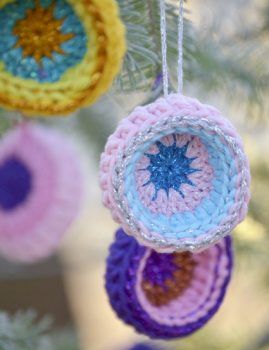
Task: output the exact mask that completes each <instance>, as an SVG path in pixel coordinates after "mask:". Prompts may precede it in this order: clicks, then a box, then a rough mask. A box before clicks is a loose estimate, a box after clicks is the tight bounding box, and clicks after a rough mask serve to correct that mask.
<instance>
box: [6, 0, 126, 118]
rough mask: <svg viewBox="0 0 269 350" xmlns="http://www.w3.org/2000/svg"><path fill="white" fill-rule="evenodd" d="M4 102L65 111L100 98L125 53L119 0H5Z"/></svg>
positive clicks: (46, 112) (32, 110) (36, 111)
mask: <svg viewBox="0 0 269 350" xmlns="http://www.w3.org/2000/svg"><path fill="white" fill-rule="evenodd" d="M0 28H2V29H1V41H0V105H1V106H2V107H4V108H7V109H10V110H16V111H20V112H22V113H24V114H25V115H41V116H50V115H63V114H68V113H70V112H72V111H75V110H76V109H78V108H80V107H83V106H87V105H89V104H92V103H93V102H95V101H96V100H97V99H98V98H99V97H100V96H101V95H102V94H103V93H104V92H105V91H107V90H108V88H109V87H110V85H111V84H112V81H113V79H114V78H115V76H116V74H117V73H118V71H119V69H120V66H121V61H122V58H123V55H124V52H125V39H124V35H125V31H124V27H123V25H122V22H121V20H120V18H119V14H118V7H117V3H116V1H114V0H102V1H100V0H26V1H25V0H0Z"/></svg>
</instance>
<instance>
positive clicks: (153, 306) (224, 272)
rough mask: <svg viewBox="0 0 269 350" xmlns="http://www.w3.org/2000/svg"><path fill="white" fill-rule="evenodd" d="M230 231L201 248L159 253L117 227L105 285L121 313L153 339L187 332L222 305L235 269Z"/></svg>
mask: <svg viewBox="0 0 269 350" xmlns="http://www.w3.org/2000/svg"><path fill="white" fill-rule="evenodd" d="M232 264H233V258H232V248H231V238H230V237H229V236H228V237H226V238H224V239H222V240H221V241H220V242H219V243H217V244H216V245H213V246H211V247H210V248H209V249H207V250H204V251H203V252H200V253H190V252H179V253H178V252H177V253H164V254H160V253H157V252H156V251H154V250H152V249H150V248H146V247H143V246H140V245H139V244H138V243H137V241H136V240H135V239H134V238H133V237H130V236H128V235H126V234H125V233H124V231H123V230H121V229H120V230H118V231H117V234H116V240H115V242H114V243H113V244H112V246H111V248H110V255H109V257H108V260H107V271H106V290H107V293H108V295H109V300H110V303H111V305H112V307H113V309H114V310H115V312H116V313H117V315H118V316H119V317H120V318H121V319H122V320H123V321H124V322H125V323H127V324H129V325H131V326H133V327H134V328H135V329H136V330H137V331H138V332H139V333H143V334H145V335H147V336H149V337H151V338H155V339H172V338H178V337H184V336H187V335H189V334H191V333H193V332H195V331H196V330H198V329H200V328H201V327H202V326H204V325H205V324H206V322H208V321H209V320H210V319H211V318H212V316H213V315H214V314H215V313H216V312H217V310H218V309H219V307H220V305H221V303H222V300H223V298H224V296H225V292H226V289H227V286H228V283H229V281H230V277H231V271H232Z"/></svg>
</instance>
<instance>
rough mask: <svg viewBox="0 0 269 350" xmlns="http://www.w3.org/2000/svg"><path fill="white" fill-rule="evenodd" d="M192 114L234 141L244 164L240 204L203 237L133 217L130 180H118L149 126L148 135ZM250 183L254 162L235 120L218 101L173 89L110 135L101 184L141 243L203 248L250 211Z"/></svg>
mask: <svg viewBox="0 0 269 350" xmlns="http://www.w3.org/2000/svg"><path fill="white" fill-rule="evenodd" d="M191 118H193V120H195V121H197V122H196V127H197V129H198V130H199V128H201V126H200V124H202V123H204V124H205V125H206V127H208V128H217V129H218V130H220V133H221V135H223V139H222V140H221V141H222V142H223V143H224V142H230V145H231V144H232V145H233V149H230V151H231V153H232V154H233V157H234V159H235V162H237V163H236V166H237V167H238V166H240V169H238V171H237V172H238V174H235V176H236V184H235V187H236V189H235V195H234V205H233V206H232V207H231V208H230V209H229V213H228V215H227V217H225V218H224V219H223V220H222V222H221V223H220V224H219V227H214V228H213V229H212V230H211V231H210V230H205V232H203V234H202V235H200V236H199V237H196V238H193V237H191V238H190V237H189V238H188V237H184V238H175V239H173V238H167V237H164V236H162V235H161V234H160V232H158V231H154V230H151V229H149V228H148V227H146V225H144V224H143V222H138V221H139V220H138V219H137V218H134V217H133V215H132V210H131V209H130V208H128V204H126V203H124V185H122V184H121V183H120V185H117V182H118V178H119V176H120V174H121V172H123V171H124V170H123V168H124V166H126V164H127V162H128V161H129V159H130V158H131V156H132V154H131V151H130V150H131V149H132V147H133V148H134V144H135V142H136V143H139V142H140V139H143V137H144V135H143V132H144V133H145V134H146V132H147V133H148V139H147V141H148V140H150V139H151V137H152V136H153V134H154V128H155V129H156V130H158V128H161V127H163V126H165V124H166V123H171V124H173V122H174V125H175V126H176V125H177V123H178V122H179V121H180V122H182V124H183V123H187V122H188V120H190V119H191ZM194 123H195V122H194ZM199 123H200V124H199ZM226 140H228V141H226ZM142 142H143V140H142V141H141V143H142ZM141 143H140V144H141ZM226 146H227V145H226ZM228 146H229V145H228ZM239 158H240V159H239ZM239 160H240V162H239ZM124 162H125V163H124ZM239 163H240V164H239ZM249 184H250V171H249V163H248V160H247V158H246V156H245V154H244V151H243V144H242V141H241V139H240V137H239V136H238V134H237V132H236V130H235V128H234V127H233V126H232V124H231V123H230V122H229V121H228V120H227V119H225V118H223V117H222V115H221V113H220V112H219V111H218V110H217V109H215V108H214V107H211V106H209V105H204V104H202V103H200V102H199V101H198V100H196V99H193V98H189V97H185V96H183V95H179V94H171V95H169V96H168V98H167V99H164V98H160V99H158V100H157V101H156V102H154V103H152V104H149V105H147V106H144V107H137V108H136V109H135V110H134V111H133V112H132V113H131V114H130V115H129V116H128V117H127V118H125V119H124V120H122V121H121V122H120V124H119V126H118V128H117V129H116V131H115V132H114V134H112V135H111V136H110V137H109V139H108V142H107V144H106V147H105V151H104V153H103V154H102V156H101V163H100V186H101V189H102V192H103V193H102V194H103V197H102V198H103V204H104V205H105V206H106V207H107V208H108V209H110V210H111V213H112V216H113V218H114V220H115V221H116V222H118V223H120V224H121V225H122V226H123V228H124V230H125V231H126V233H128V234H129V235H132V236H135V237H136V238H137V239H138V241H139V242H140V243H142V244H144V245H146V246H148V247H151V248H153V249H155V250H157V251H160V252H172V251H184V250H189V251H197V250H201V249H205V248H207V247H208V246H210V245H211V244H213V243H215V242H217V241H219V240H220V239H221V238H222V237H224V236H226V235H228V234H229V233H230V232H231V231H232V229H233V228H234V227H235V226H236V225H237V224H238V223H240V222H241V221H242V220H243V219H244V217H245V215H246V213H247V209H248V202H249V199H250V190H249ZM117 186H118V187H117Z"/></svg>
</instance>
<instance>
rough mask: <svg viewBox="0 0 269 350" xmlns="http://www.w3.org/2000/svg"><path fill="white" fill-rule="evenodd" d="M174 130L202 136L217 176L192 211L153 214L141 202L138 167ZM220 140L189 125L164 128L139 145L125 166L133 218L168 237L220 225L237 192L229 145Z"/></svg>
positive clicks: (190, 234) (194, 233)
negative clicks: (208, 191) (138, 188)
mask: <svg viewBox="0 0 269 350" xmlns="http://www.w3.org/2000/svg"><path fill="white" fill-rule="evenodd" d="M175 133H178V134H186V133H187V134H189V135H193V136H198V137H199V138H200V139H201V141H202V142H203V144H204V145H205V147H206V148H207V152H208V155H209V163H210V165H211V166H212V168H213V169H214V179H213V181H212V190H211V192H210V193H209V195H208V197H206V198H204V199H203V200H202V201H201V203H200V204H199V205H198V206H197V207H196V208H195V209H194V210H193V211H185V212H179V213H175V214H173V215H171V216H169V217H168V216H166V215H164V214H157V213H153V212H152V211H150V210H149V208H147V207H146V206H145V205H144V204H143V203H142V201H141V200H140V198H139V193H138V191H137V189H136V180H135V169H136V164H137V162H138V161H139V160H140V158H141V157H142V156H143V155H144V154H145V152H146V151H147V150H148V149H149V147H150V146H151V145H152V144H154V143H155V142H156V141H157V140H160V139H161V138H162V137H164V136H167V135H170V134H175ZM221 141H222V140H220V137H219V136H218V135H215V136H214V135H209V134H208V133H206V132H205V131H203V130H196V129H194V128H191V127H188V128H176V129H173V130H172V129H169V130H165V131H163V132H161V133H159V134H156V135H155V136H154V137H153V138H152V139H151V140H150V141H148V142H145V143H144V144H143V145H142V146H140V147H139V148H138V149H137V150H136V152H135V154H134V155H133V157H132V160H131V161H130V162H129V164H128V165H127V167H126V171H125V182H124V188H125V197H126V198H127V202H128V205H129V206H130V207H132V215H133V216H134V218H136V220H137V221H139V222H140V223H141V224H142V225H143V226H144V227H146V228H147V229H148V230H150V231H151V232H158V233H159V234H161V235H162V236H163V237H164V238H166V239H181V238H197V237H199V236H201V235H204V234H205V232H208V231H210V230H212V229H214V228H215V227H216V226H218V225H219V224H220V223H221V222H222V221H223V220H224V219H225V217H226V216H227V215H228V213H229V210H230V209H231V207H232V205H233V203H234V201H235V192H236V184H235V183H234V178H233V177H229V174H234V173H235V172H236V168H235V163H234V161H233V155H232V154H231V151H230V150H229V148H228V146H226V144H225V143H223V142H221ZM227 174H228V175H227ZM224 179H225V180H224ZM221 181H225V186H222V182H221ZM220 189H221V192H220ZM216 208H221V211H218V210H217V211H216ZM141 213H143V214H142V215H141ZM214 219H215V220H214ZM201 223H202V225H201ZM186 232H188V233H186Z"/></svg>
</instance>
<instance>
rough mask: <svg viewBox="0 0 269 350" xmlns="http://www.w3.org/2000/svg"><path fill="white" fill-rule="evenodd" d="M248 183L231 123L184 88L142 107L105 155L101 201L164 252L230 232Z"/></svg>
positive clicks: (243, 208) (241, 212)
mask: <svg viewBox="0 0 269 350" xmlns="http://www.w3.org/2000/svg"><path fill="white" fill-rule="evenodd" d="M249 182H250V174H249V165H248V161H247V158H246V156H245V154H244V151H243V146H242V142H241V139H240V137H239V136H238V134H237V133H236V131H235V129H234V127H233V126H232V125H231V124H230V122H229V121H228V120H227V119H224V118H223V117H222V116H221V114H220V112H218V111H217V110H216V109H215V108H213V107H211V106H208V105H203V104H201V103H200V102H198V101H197V100H195V99H192V98H189V97H185V96H182V95H179V94H171V95H169V96H168V97H167V99H164V98H160V99H158V100H157V101H156V102H154V103H152V104H149V105H147V106H145V107H137V108H136V109H135V110H134V112H132V113H131V114H130V115H129V116H128V117H127V118H126V119H124V120H123V121H122V122H121V123H120V124H119V126H118V128H117V130H116V131H115V133H114V134H113V135H112V136H110V138H109V139H108V142H107V145H106V148H105V152H104V153H103V154H102V157H101V165H100V184H101V188H102V190H103V203H104V205H105V206H106V207H107V208H109V209H110V210H111V212H112V215H113V218H114V219H115V221H117V222H118V223H120V224H121V225H122V226H123V228H124V230H125V231H126V233H128V234H130V235H133V236H135V237H136V238H137V239H138V241H139V242H141V243H142V244H144V245H146V246H149V247H151V248H153V249H156V250H157V251H160V252H172V251H184V250H188V251H196V250H200V249H204V248H206V247H207V246H210V245H211V244H212V243H214V242H217V241H218V240H219V239H220V238H222V237H224V236H226V235H227V234H229V233H230V232H231V231H232V229H233V228H234V227H235V226H236V225H237V224H238V223H239V222H240V221H241V220H243V218H244V217H245V215H246V213H247V204H248V201H249V197H250V193H249Z"/></svg>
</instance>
